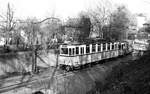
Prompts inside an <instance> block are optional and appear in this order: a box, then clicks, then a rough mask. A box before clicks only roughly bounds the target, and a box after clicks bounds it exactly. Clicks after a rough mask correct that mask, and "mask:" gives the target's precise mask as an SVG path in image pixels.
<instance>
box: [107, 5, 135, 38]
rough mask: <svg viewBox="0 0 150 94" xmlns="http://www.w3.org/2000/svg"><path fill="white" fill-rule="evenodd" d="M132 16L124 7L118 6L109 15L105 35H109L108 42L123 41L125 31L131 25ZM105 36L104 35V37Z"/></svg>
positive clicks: (125, 35) (125, 34)
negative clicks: (109, 18)
mask: <svg viewBox="0 0 150 94" xmlns="http://www.w3.org/2000/svg"><path fill="white" fill-rule="evenodd" d="M132 18H133V15H132V14H131V13H130V12H129V10H128V9H127V8H126V7H125V6H119V7H118V8H117V10H116V11H114V12H113V13H112V15H111V20H110V23H109V26H107V27H108V29H109V30H107V31H109V32H107V33H106V34H108V35H109V38H110V40H124V39H126V38H127V31H128V30H129V26H131V25H133V24H134V23H133V22H134V21H132V20H131V19H132ZM105 36H106V35H105Z"/></svg>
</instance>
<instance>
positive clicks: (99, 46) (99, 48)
mask: <svg viewBox="0 0 150 94" xmlns="http://www.w3.org/2000/svg"><path fill="white" fill-rule="evenodd" d="M100 51H101V45H100V44H98V52H100Z"/></svg>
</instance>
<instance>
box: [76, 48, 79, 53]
mask: <svg viewBox="0 0 150 94" xmlns="http://www.w3.org/2000/svg"><path fill="white" fill-rule="evenodd" d="M78 54H79V47H76V55H78Z"/></svg>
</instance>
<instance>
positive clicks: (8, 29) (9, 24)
mask: <svg viewBox="0 0 150 94" xmlns="http://www.w3.org/2000/svg"><path fill="white" fill-rule="evenodd" d="M0 17H1V19H2V22H1V24H0V29H1V30H2V33H3V34H4V36H5V38H6V44H8V42H9V41H10V38H12V37H13V32H14V31H15V26H16V22H15V18H14V11H13V9H12V8H11V7H10V4H9V3H8V5H7V13H6V15H0Z"/></svg>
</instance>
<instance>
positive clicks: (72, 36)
mask: <svg viewBox="0 0 150 94" xmlns="http://www.w3.org/2000/svg"><path fill="white" fill-rule="evenodd" d="M64 27H65V29H64V30H65V34H66V35H67V36H68V38H67V39H68V40H71V41H78V42H83V41H84V40H85V39H87V38H88V37H89V35H90V31H91V21H90V18H89V17H88V16H87V15H85V14H80V15H79V17H78V18H70V19H68V20H67V22H66V26H64Z"/></svg>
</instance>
